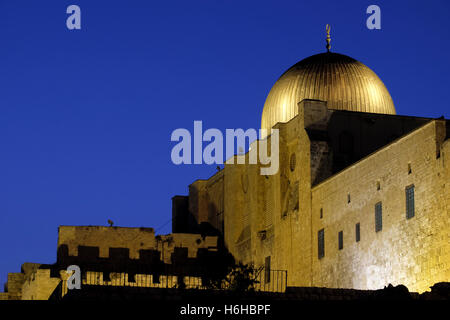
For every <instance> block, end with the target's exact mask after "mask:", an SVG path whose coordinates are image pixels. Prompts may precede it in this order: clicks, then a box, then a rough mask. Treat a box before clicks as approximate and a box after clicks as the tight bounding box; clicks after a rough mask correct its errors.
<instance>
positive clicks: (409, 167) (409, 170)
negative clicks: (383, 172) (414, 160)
mask: <svg viewBox="0 0 450 320" xmlns="http://www.w3.org/2000/svg"><path fill="white" fill-rule="evenodd" d="M411 172H412V170H411V163H408V174H411Z"/></svg>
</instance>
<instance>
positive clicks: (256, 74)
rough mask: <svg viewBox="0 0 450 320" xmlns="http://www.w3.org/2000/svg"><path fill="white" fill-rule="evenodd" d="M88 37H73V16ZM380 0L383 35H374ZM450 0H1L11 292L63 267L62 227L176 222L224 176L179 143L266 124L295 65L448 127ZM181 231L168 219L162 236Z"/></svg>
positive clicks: (4, 208) (2, 197) (3, 180)
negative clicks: (75, 13) (267, 107)
mask: <svg viewBox="0 0 450 320" xmlns="http://www.w3.org/2000/svg"><path fill="white" fill-rule="evenodd" d="M70 4H77V5H79V6H80V7H81V10H82V30H80V31H69V30H67V28H66V24H65V20H66V17H67V14H66V8H67V6H68V5H70ZM370 4H377V5H379V6H380V7H381V14H382V29H381V30H377V31H371V30H368V29H367V28H366V24H365V21H366V18H367V15H366V13H365V11H366V8H367V6H368V5H370ZM449 9H450V2H449V1H445V0H442V1H361V0H359V1H342V0H341V1H324V0H321V1H301V0H296V1H280V0H277V1H275V0H272V1H262V0H259V1H242V0H240V1H231V0H226V1H225V0H222V1H212V0H204V1H203V0H202V1H199V0H191V1H186V0H183V1H158V2H155V1H144V0H127V1H125V0H121V1H111V0H108V1H106V0H95V1H93V0H71V1H65V0H40V1H36V0H29V1H22V0H0V152H1V153H0V155H1V156H0V285H3V283H4V282H5V281H6V276H7V272H18V271H20V266H21V264H22V263H23V262H39V263H52V262H54V261H55V257H56V241H57V228H58V225H106V222H107V220H108V219H111V220H113V221H114V222H115V225H119V226H136V227H140V226H148V227H158V226H161V225H163V224H164V223H165V222H166V221H168V220H169V219H170V216H171V197H172V196H173V195H175V194H186V193H187V186H188V185H189V184H190V183H191V182H193V181H194V180H195V179H197V178H207V177H208V176H210V175H211V174H213V173H214V172H215V170H216V169H215V167H216V166H215V165H213V166H206V165H197V166H194V165H192V166H175V165H173V164H172V163H171V161H170V151H171V148H172V146H173V145H174V143H171V142H170V134H171V132H172V131H173V130H174V129H176V128H180V127H184V128H188V129H190V128H192V126H193V121H194V120H203V125H204V127H208V128H211V127H215V128H219V129H225V128H239V127H241V128H258V127H259V124H260V117H261V112H262V107H263V104H264V100H265V97H266V95H267V93H268V92H269V90H270V88H271V86H272V85H273V83H274V82H275V81H276V79H277V78H278V77H279V76H280V75H281V74H282V73H283V72H284V71H285V69H287V68H288V67H290V66H291V65H293V64H294V63H296V62H297V61H299V60H301V59H302V58H305V57H307V56H309V55H312V54H315V53H319V52H323V51H324V50H325V47H324V46H325V32H324V28H325V24H326V23H330V24H331V25H332V51H335V52H340V53H344V54H348V55H350V56H352V57H354V58H355V59H358V60H360V61H362V62H363V63H365V64H366V65H368V66H369V67H370V68H372V69H373V70H374V71H375V72H376V73H377V74H378V75H379V76H380V78H381V79H382V80H383V81H384V83H385V84H386V86H387V88H388V89H389V91H390V93H391V95H392V97H393V100H394V103H395V106H396V109H397V113H398V114H404V115H417V116H425V117H439V116H441V115H444V116H445V117H446V118H449V117H450V113H449V105H448V101H449V98H448V94H449V92H450V89H449V88H450V77H449V74H450V62H449V58H448V57H449V49H450V45H449V32H450V31H449V28H448V23H449V17H450V15H449V13H450V11H449ZM158 231H159V232H161V233H168V232H170V223H169V224H168V225H167V226H166V227H164V228H162V229H160V230H158Z"/></svg>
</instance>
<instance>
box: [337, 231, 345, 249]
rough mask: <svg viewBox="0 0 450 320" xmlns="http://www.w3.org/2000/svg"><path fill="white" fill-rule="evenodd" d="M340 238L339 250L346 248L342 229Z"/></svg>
mask: <svg viewBox="0 0 450 320" xmlns="http://www.w3.org/2000/svg"><path fill="white" fill-rule="evenodd" d="M338 240H339V241H338V242H339V250H342V249H343V248H344V233H343V232H342V231H339V234H338Z"/></svg>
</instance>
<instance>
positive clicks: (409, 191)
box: [406, 185, 414, 219]
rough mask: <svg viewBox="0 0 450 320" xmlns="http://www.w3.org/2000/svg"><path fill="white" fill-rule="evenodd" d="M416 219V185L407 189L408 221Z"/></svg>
mask: <svg viewBox="0 0 450 320" xmlns="http://www.w3.org/2000/svg"><path fill="white" fill-rule="evenodd" d="M412 217H414V185H411V186H409V187H406V219H411V218H412Z"/></svg>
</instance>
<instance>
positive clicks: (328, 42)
mask: <svg viewBox="0 0 450 320" xmlns="http://www.w3.org/2000/svg"><path fill="white" fill-rule="evenodd" d="M325 30H326V31H327V51H328V52H330V49H331V45H330V42H331V37H330V31H331V26H330V25H329V24H327V25H326V26H325Z"/></svg>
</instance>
